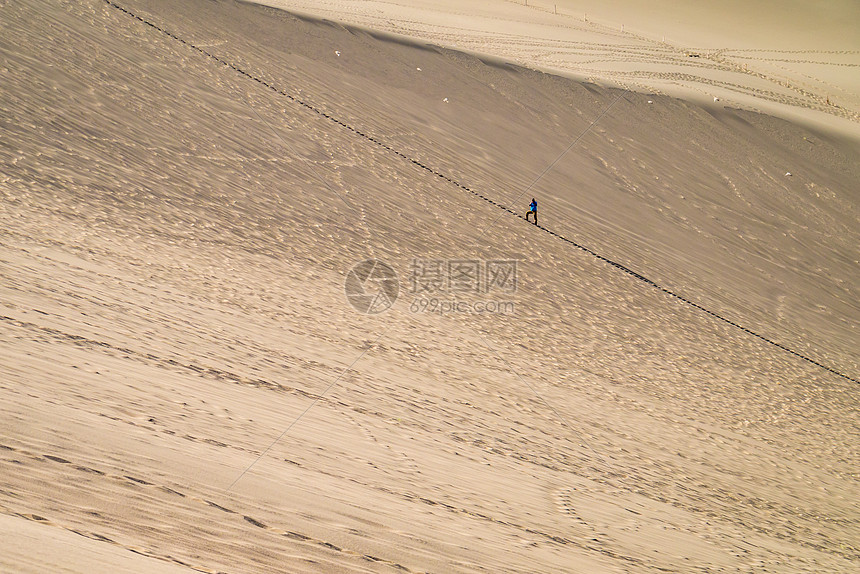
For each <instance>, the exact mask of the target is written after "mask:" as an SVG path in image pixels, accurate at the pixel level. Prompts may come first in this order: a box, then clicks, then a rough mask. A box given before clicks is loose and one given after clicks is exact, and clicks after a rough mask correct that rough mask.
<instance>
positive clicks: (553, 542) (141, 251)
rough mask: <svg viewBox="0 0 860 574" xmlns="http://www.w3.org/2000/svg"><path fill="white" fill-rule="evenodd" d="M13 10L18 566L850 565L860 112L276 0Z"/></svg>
mask: <svg viewBox="0 0 860 574" xmlns="http://www.w3.org/2000/svg"><path fill="white" fill-rule="evenodd" d="M0 15H2V20H3V27H2V30H0V53H2V54H3V60H2V64H0V129H2V131H0V133H2V138H0V305H2V307H0V539H2V540H3V542H2V544H3V547H4V548H3V551H2V552H0V571H3V572H45V571H56V572H59V571H63V572H86V573H92V572H119V571H127V572H165V573H167V572H179V571H186V572H192V571H199V572H227V573H240V572H415V573H417V572H493V573H498V572H520V573H536V572H547V573H549V572H583V573H595V572H597V573H602V572H637V573H638V572H646V573H647V572H655V573H656V572H690V573H693V572H697V573H698V572H749V573H753V572H755V573H760V572H780V573H781V572H815V573H843V572H852V571H855V570H857V569H858V566H860V543H858V540H860V507H858V502H857V501H858V500H860V483H858V478H860V476H858V471H857V469H858V468H860V454H858V447H857V445H858V444H860V424H858V423H860V417H858V398H857V397H858V389H860V385H858V382H857V379H858V378H860V345H858V341H860V336H858V324H860V303H858V300H860V298H858V292H857V280H858V268H860V249H858V245H860V231H858V229H860V225H858V224H860V197H858V188H857V184H856V182H857V181H858V177H860V167H858V162H857V158H858V141H857V140H856V139H855V140H852V139H846V138H843V137H842V135H840V134H842V133H844V132H843V131H827V130H825V129H823V128H821V127H819V129H813V128H811V127H803V126H801V125H798V124H792V123H788V122H787V121H785V120H783V119H777V118H775V117H770V116H766V115H760V114H757V113H754V112H752V111H741V110H735V109H727V108H725V107H723V106H721V105H709V106H708V105H703V104H701V103H696V102H693V101H689V100H681V99H673V98H671V97H669V96H665V95H653V94H647V93H639V92H635V91H632V90H625V89H621V88H611V87H606V86H601V85H598V84H596V83H591V82H578V81H575V80H574V79H571V78H564V77H559V76H553V75H549V74H545V73H541V72H537V71H534V70H531V69H529V68H528V67H521V66H517V65H513V64H509V63H505V62H504V61H503V60H501V59H499V58H494V57H489V56H486V57H479V56H477V55H474V54H466V53H463V52H458V51H455V50H453V49H451V48H443V47H439V46H435V45H430V44H426V43H424V41H423V40H415V41H408V40H405V39H403V38H401V37H394V36H389V35H385V34H383V33H379V32H369V31H366V30H363V29H361V28H356V27H349V26H345V25H342V24H337V23H334V22H331V21H324V20H319V19H315V18H312V17H309V16H302V17H298V16H295V15H291V14H289V13H286V12H282V11H278V10H276V9H273V8H269V7H263V6H259V5H253V4H244V3H235V2H230V1H221V2H212V1H208V0H189V1H187V2H168V1H166V0H116V2H115V3H114V2H113V0H111V2H106V1H105V0H84V1H82V2H64V1H56V0H49V1H36V0H21V1H18V2H2V1H0ZM843 119H845V118H843ZM846 121H849V120H846ZM549 167H551V169H547V168H549ZM789 174H790V175H789ZM532 196H534V197H537V198H538V201H539V202H540V206H541V207H540V227H536V226H534V225H531V224H527V223H526V222H525V221H524V220H523V218H522V215H523V212H524V209H525V206H526V205H527V204H528V201H529V199H530V198H531V197H532ZM508 210H510V211H508ZM577 245H579V246H581V247H584V248H585V249H581V248H579V247H577ZM595 254H596V255H597V256H595ZM598 256H599V257H598ZM368 258H375V259H379V260H382V261H385V262H387V263H388V264H390V265H391V266H392V268H393V269H394V270H395V271H396V273H397V275H398V278H399V285H400V294H399V297H398V299H397V301H396V302H395V304H394V305H393V307H392V308H391V309H389V310H388V311H387V312H385V313H380V314H369V315H368V314H361V313H359V312H357V311H356V310H355V309H354V308H353V307H351V306H350V304H349V302H348V300H347V297H346V295H345V293H344V282H345V279H346V277H347V274H348V272H349V270H350V269H351V268H352V267H353V265H354V264H356V263H357V262H359V261H362V260H365V259H368ZM415 259H422V260H427V261H443V262H447V261H464V262H470V261H479V262H487V261H497V262H498V261H511V260H516V261H517V269H516V270H517V284H516V289H515V290H513V289H510V290H506V289H505V288H504V287H506V286H507V287H510V285H497V286H496V288H495V289H492V290H490V291H489V292H463V291H461V292H458V293H456V294H455V293H452V292H450V286H448V287H447V288H446V287H445V286H443V287H442V288H440V289H439V290H437V291H436V292H435V293H434V295H435V296H437V297H438V298H440V299H442V300H446V301H447V300H450V299H452V298H454V297H455V296H456V297H457V298H458V300H460V301H466V302H468V303H470V304H472V303H476V302H478V303H488V302H489V303H505V304H513V307H505V308H504V309H505V310H506V311H509V312H496V313H475V312H448V313H433V312H429V310H428V309H427V308H425V306H422V301H425V300H427V299H429V295H427V294H426V293H414V292H413V290H414V289H413V288H414V287H415V286H416V283H419V284H424V283H423V280H426V279H427V276H426V275H421V276H416V275H415V273H414V260H415ZM612 263H615V265H613V264H612ZM619 265H620V266H622V267H623V268H624V269H621V268H619ZM480 268H481V269H483V270H486V267H485V266H482V267H480ZM625 270H627V271H629V272H625ZM487 279H488V277H487V276H484V277H483V280H484V285H486V280H487ZM643 279H644V280H643ZM679 297H681V298H683V299H681V298H679ZM470 308H471V309H473V310H474V307H470ZM765 339H767V340H765Z"/></svg>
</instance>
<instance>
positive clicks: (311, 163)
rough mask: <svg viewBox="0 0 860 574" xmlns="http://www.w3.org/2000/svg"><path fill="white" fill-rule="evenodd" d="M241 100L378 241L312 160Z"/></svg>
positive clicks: (358, 214) (252, 107) (375, 236)
mask: <svg viewBox="0 0 860 574" xmlns="http://www.w3.org/2000/svg"><path fill="white" fill-rule="evenodd" d="M242 100H243V101H244V103H245V105H246V106H248V108H249V109H250V110H251V111H252V112H254V115H255V116H257V119H259V120H260V121H261V122H263V124H264V125H265V126H266V127H267V128H269V129H270V130H271V131H272V133H273V134H275V137H276V138H278V141H280V142H281V144H282V145H283V146H284V147H285V148H286V149H288V150H289V151H290V153H292V154H293V156H295V157H297V158H299V159H300V160H301V161H303V162H305V163H306V164H307V165H308V167H309V168H310V170H311V172H312V173H313V174H314V177H316V178H317V179H318V180H319V181H320V183H322V184H323V185H324V186H325V188H326V189H328V190H329V191H330V192H332V193H333V194H334V195H336V196H337V197H339V198H340V200H341V201H343V202H344V204H346V206H347V207H348V208H349V209H351V210H352V212H353V213H355V214H356V216H357V217H358V222H359V223H360V224H361V225H363V226H364V228H365V229H367V231H368V233H370V234H371V235H372V236H373V238H374V239H376V240H377V241H379V236H377V235H376V233H375V232H374V231H373V229H372V228H371V227H370V226H369V225H368V224H367V222H365V221H364V218H363V217H362V216H361V212H360V211H359V210H358V209H356V208H355V207H354V206H353V205H352V204H351V203H350V202H348V201H347V200H346V198H345V197H344V196H343V195H341V194H339V193H338V192H337V191H335V190H334V188H333V187H332V186H331V185H329V183H328V181H326V179H325V178H324V177H323V176H321V175H320V173H319V171H317V169H316V166H315V165H314V164H313V162H311V160H309V159H308V158H306V157H304V156H303V155H301V154H299V153H296V150H295V148H293V147H292V146H291V145H290V144H288V143H287V142H286V140H285V139H284V138H283V137H281V134H280V133H278V131H277V130H276V129H275V128H274V126H272V124H271V123H269V122H267V121H266V120H265V119H263V116H261V115H260V113H259V112H258V111H257V110H256V109H255V108H254V106H252V105H251V102H249V101H248V100H246V99H245V98H242ZM370 251H371V252H373V245H372V244H371V246H370Z"/></svg>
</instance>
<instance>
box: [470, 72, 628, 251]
mask: <svg viewBox="0 0 860 574" xmlns="http://www.w3.org/2000/svg"><path fill="white" fill-rule="evenodd" d="M628 91H630V88H624V91H623V92H621V93H620V94H618V96H617V97H616V98H615V99H614V100H612V102H611V103H610V104H609V105H608V106H606V108H605V109H604V110H603V111H602V112H600V114H598V116H597V117H596V118H594V119H593V120H592V121H591V123H590V124H588V127H586V128H585V129H584V130H582V133H581V134H579V135H578V136H576V139H574V140H573V141H572V142H570V145H569V146H567V147H566V148H565V150H564V151H563V152H561V153H560V154H559V155H558V157H557V158H555V160H553V162H552V163H551V164H549V165H548V166H547V167H546V169H544V170H543V171H542V172H541V173H540V175H538V176H537V177H536V178H535V179H534V181H532V182H531V183H530V184H529V186H528V187H527V188H525V189H524V190H522V191H521V192H520V193H519V195H517V196H516V197H515V198H514V200H513V202H512V203H511V205H516V204H517V202H518V201H519V200H520V198H521V197H522V196H524V195H525V194H526V193H527V192H528V191H529V190H530V189H531V188H533V187H534V186H535V185H536V184H537V182H539V181H540V180H541V179H543V176H545V175H546V174H547V173H549V171H550V170H551V169H552V168H553V167H555V164H557V163H558V162H559V161H561V158H563V157H564V156H565V155H567V152H569V151H570V150H571V148H572V147H573V146H575V145H576V143H577V142H578V141H579V140H581V139H582V138H583V137H585V134H587V133H588V132H590V131H591V128H593V127H594V126H595V124H597V122H599V121H600V119H601V118H602V117H603V116H605V115H606V114H607V113H608V112H609V110H611V109H612V106H614V105H615V103H616V102H617V101H618V100H620V99H621V98H622V97H623V96H624V94H626V93H627V92H628ZM503 215H504V213H500V214H499V215H498V216H496V218H495V219H494V220H493V221H491V222H490V224H489V225H487V226H486V227H483V228H481V232H480V233H479V234H478V237H477V238H475V241H476V242H477V241H478V240H479V239H481V237H483V236H484V233H486V232H487V230H488V229H490V228H491V227H492V226H493V225H495V224H496V222H497V221H498V220H499V219H500V218H501V217H502V216H503Z"/></svg>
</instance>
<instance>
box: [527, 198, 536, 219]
mask: <svg viewBox="0 0 860 574" xmlns="http://www.w3.org/2000/svg"><path fill="white" fill-rule="evenodd" d="M530 215H534V216H535V225H537V200H536V199H535V198H532V202H531V203H530V204H529V210H528V211H526V221H528V220H529V216H530Z"/></svg>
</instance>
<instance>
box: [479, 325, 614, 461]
mask: <svg viewBox="0 0 860 574" xmlns="http://www.w3.org/2000/svg"><path fill="white" fill-rule="evenodd" d="M475 333H476V334H477V335H478V338H479V339H481V341H482V342H483V343H484V345H486V346H487V348H488V349H489V350H490V352H491V353H493V354H494V355H495V356H496V357H497V358H498V359H499V361H501V362H502V363H503V364H504V365H505V367H507V369H508V371H510V372H511V373H513V374H514V376H516V377H517V378H518V379H519V380H520V382H521V383H523V384H524V385H525V386H527V387H528V388H529V389H530V390H531V392H533V393H534V394H535V396H536V397H537V398H538V399H540V401H541V402H542V403H543V404H544V405H546V407H547V408H548V409H549V410H551V411H552V413H553V414H554V415H555V416H556V418H558V420H560V421H561V422H562V424H563V425H564V426H566V427H567V428H568V429H570V430H571V431H573V433H574V434H575V435H576V436H577V437H578V438H579V440H580V441H582V444H584V445H585V446H586V447H588V450H590V451H591V452H592V453H593V454H594V456H596V457H597V459H598V460H600V462H602V463H603V465H604V466H605V467H606V468H607V469H608V470H612V465H610V464H609V463H608V462H606V459H605V458H603V457H602V456H601V455H600V454H599V453H598V452H597V451H596V450H594V449H593V448H591V445H590V444H588V441H587V440H585V437H584V436H582V433H581V432H579V431H578V430H576V428H575V427H574V426H573V425H571V424H570V423H569V422H567V419H566V418H564V417H563V416H562V415H561V413H560V412H558V411H557V410H556V409H555V407H553V406H552V404H550V402H549V401H547V400H546V399H545V398H544V397H543V395H542V394H540V393H539V392H538V390H537V389H536V388H535V387H534V385H532V384H531V383H529V382H528V381H527V380H525V379H524V378H523V377H522V376H521V375H520V374H519V373H518V372H516V371H515V370H514V369H513V367H511V365H510V363H508V362H507V361H506V360H505V359H504V358H503V357H502V356H501V355H500V354H499V352H498V351H496V348H495V347H493V346H492V345H490V343H488V342H487V340H486V339H485V338H484V336H483V335H481V333H479V332H477V331H475Z"/></svg>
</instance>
